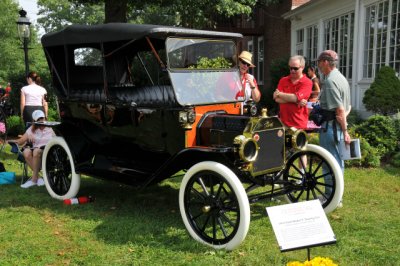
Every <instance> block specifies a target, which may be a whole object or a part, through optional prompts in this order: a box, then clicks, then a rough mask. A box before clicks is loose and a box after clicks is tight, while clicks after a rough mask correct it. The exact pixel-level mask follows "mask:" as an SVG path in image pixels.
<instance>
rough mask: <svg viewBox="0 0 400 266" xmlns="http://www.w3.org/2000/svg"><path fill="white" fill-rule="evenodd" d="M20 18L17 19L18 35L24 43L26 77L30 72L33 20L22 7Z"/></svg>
mask: <svg viewBox="0 0 400 266" xmlns="http://www.w3.org/2000/svg"><path fill="white" fill-rule="evenodd" d="M18 13H19V18H18V21H17V25H18V36H19V40H20V41H21V43H22V46H23V49H24V54H25V77H27V76H28V74H29V62H28V43H29V40H30V37H31V30H30V25H31V22H30V21H29V19H28V18H27V17H26V11H25V10H23V9H21V10H20V11H19V12H18Z"/></svg>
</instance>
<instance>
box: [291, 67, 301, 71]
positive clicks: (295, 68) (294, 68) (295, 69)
mask: <svg viewBox="0 0 400 266" xmlns="http://www.w3.org/2000/svg"><path fill="white" fill-rule="evenodd" d="M289 68H290V70H294V71H297V70H299V69H300V67H289Z"/></svg>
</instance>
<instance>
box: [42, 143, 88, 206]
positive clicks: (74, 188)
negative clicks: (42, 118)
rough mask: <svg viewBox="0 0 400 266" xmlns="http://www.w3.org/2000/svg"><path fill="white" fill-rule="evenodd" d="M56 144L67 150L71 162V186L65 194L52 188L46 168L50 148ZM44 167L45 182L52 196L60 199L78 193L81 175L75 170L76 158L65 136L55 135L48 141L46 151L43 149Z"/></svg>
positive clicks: (71, 196) (68, 197)
mask: <svg viewBox="0 0 400 266" xmlns="http://www.w3.org/2000/svg"><path fill="white" fill-rule="evenodd" d="M55 145H59V146H61V147H62V148H63V149H64V150H65V152H66V153H67V155H68V158H69V161H70V164H71V175H72V176H71V186H70V188H69V190H68V192H67V193H66V194H65V195H58V194H57V193H55V192H54V191H53V189H52V188H51V186H50V184H49V181H48V177H47V169H46V161H47V156H49V150H50V149H51V148H52V147H53V146H55ZM42 169H43V179H44V183H45V185H46V189H47V192H49V194H50V196H51V197H53V198H55V199H59V200H64V199H70V198H73V197H75V196H76V195H77V194H78V191H79V188H80V184H81V176H80V175H79V174H77V173H76V172H75V165H74V159H73V157H72V153H71V150H70V149H69V147H68V144H67V142H66V141H65V139H64V138H62V137H54V138H52V139H51V140H50V141H49V143H47V145H46V146H45V148H44V151H43V157H42Z"/></svg>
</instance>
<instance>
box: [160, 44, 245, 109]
mask: <svg viewBox="0 0 400 266" xmlns="http://www.w3.org/2000/svg"><path fill="white" fill-rule="evenodd" d="M166 46H167V60H168V70H169V72H170V77H171V82H172V85H173V87H174V90H175V93H176V97H177V100H178V102H179V103H180V104H181V105H187V104H193V105H202V104H212V103H225V102H235V101H237V97H236V96H237V95H238V92H239V91H240V88H241V84H240V77H239V69H238V68H237V65H236V60H235V56H236V45H235V43H234V42H233V41H232V40H209V39H185V38H169V39H167V43H166Z"/></svg>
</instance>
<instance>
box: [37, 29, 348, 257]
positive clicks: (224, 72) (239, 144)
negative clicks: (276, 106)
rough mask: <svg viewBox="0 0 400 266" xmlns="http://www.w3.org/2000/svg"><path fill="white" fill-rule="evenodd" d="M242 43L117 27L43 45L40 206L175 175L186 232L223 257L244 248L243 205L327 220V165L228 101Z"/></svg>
mask: <svg viewBox="0 0 400 266" xmlns="http://www.w3.org/2000/svg"><path fill="white" fill-rule="evenodd" d="M241 38H242V35H241V34H235V33H226V32H214V31H204V30H193V29H184V28H178V27H167V26H155V25H133V24H122V23H110V24H106V25H95V26H79V25H73V26H68V27H66V28H65V29H63V30H61V31H59V32H55V33H49V34H46V35H44V36H43V37H42V44H43V47H44V51H45V54H46V58H47V61H48V65H49V67H50V70H51V75H52V82H53V84H54V87H55V90H56V94H57V97H58V105H59V112H60V117H61V123H59V124H58V123H54V124H52V126H54V129H55V131H56V133H57V137H55V138H53V139H52V140H51V141H50V143H49V144H48V145H46V148H45V150H44V154H43V165H42V169H43V174H44V179H45V184H46V188H47V190H48V192H49V193H50V195H51V196H52V197H54V198H56V199H67V198H71V197H74V196H75V195H77V193H78V191H79V187H80V175H81V174H85V175H89V176H94V177H101V178H106V179H111V180H115V181H119V182H124V183H127V184H132V185H136V186H141V187H145V186H149V185H151V184H155V183H159V182H161V181H162V180H164V179H167V178H169V177H171V176H172V175H174V174H175V173H177V172H179V171H184V173H185V174H184V177H183V179H182V182H181V187H180V191H179V206H180V212H181V216H182V219H183V222H184V224H185V226H186V228H187V230H188V231H189V233H190V235H191V236H192V237H193V238H195V239H196V240H198V241H200V242H202V243H204V244H207V245H210V246H212V247H214V248H225V249H228V250H231V249H234V248H235V247H237V246H238V245H239V244H240V243H241V242H242V241H243V240H244V239H245V237H246V234H247V231H248V228H249V224H250V203H254V202H257V201H259V200H262V199H268V198H271V197H276V196H283V197H286V198H287V200H288V201H289V202H298V201H306V200H313V199H319V200H320V201H321V204H322V206H323V208H324V210H325V211H326V212H330V211H332V210H334V209H335V208H336V207H337V205H338V203H339V201H340V199H341V197H342V194H343V189H344V187H343V186H344V185H343V174H342V172H341V169H340V167H339V165H338V164H337V162H336V161H335V159H334V158H333V157H332V156H331V155H330V153H329V152H327V151H326V150H325V149H323V148H321V147H319V146H316V145H310V144H307V133H306V132H304V131H301V130H296V129H294V128H286V127H285V126H284V125H283V124H282V123H281V121H280V120H279V118H278V117H276V116H268V115H267V112H266V110H263V111H262V112H257V109H256V108H255V106H254V104H253V103H252V102H251V101H246V102H243V101H241V100H238V99H237V97H236V95H237V93H238V91H239V90H240V89H241V85H240V74H239V70H238V66H237V56H238V52H239V51H238V49H237V45H238V42H239V41H240V40H241ZM300 158H303V159H302V160H300Z"/></svg>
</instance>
